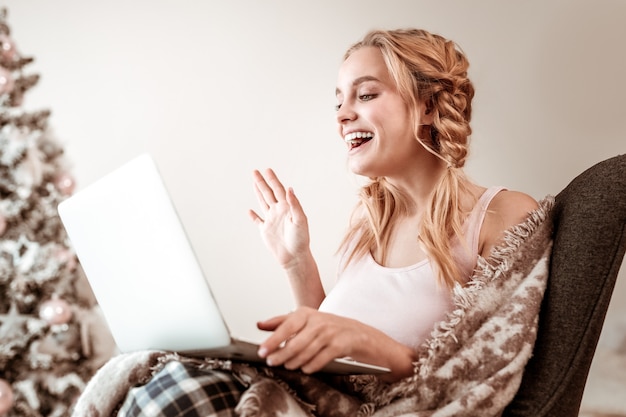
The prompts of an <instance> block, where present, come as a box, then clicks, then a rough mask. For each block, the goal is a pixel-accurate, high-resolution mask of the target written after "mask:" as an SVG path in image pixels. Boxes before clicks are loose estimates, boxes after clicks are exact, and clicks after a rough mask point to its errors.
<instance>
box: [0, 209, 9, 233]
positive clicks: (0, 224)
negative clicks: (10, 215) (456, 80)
mask: <svg viewBox="0 0 626 417" xmlns="http://www.w3.org/2000/svg"><path fill="white" fill-rule="evenodd" d="M7 226H8V225H7V218H6V217H4V216H3V215H2V214H1V213H0V236H2V235H3V234H4V232H6V231H7Z"/></svg>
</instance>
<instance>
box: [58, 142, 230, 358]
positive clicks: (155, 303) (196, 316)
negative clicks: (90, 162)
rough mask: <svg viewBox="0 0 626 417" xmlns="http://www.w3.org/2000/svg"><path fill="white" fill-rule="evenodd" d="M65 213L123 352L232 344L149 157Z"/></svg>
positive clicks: (77, 198)
mask: <svg viewBox="0 0 626 417" xmlns="http://www.w3.org/2000/svg"><path fill="white" fill-rule="evenodd" d="M58 211H59V215H60V217H61V220H62V222H63V225H64V226H65V228H66V230H67V232H68V235H69V237H70V239H71V241H72V245H73V246H74V248H75V250H76V253H77V256H78V258H79V259H80V262H81V264H82V266H83V269H84V270H85V273H86V275H87V277H88V280H89V283H90V284H91V286H92V288H93V291H94V293H95V295H96V299H97V300H98V303H99V304H100V306H101V308H102V311H103V314H104V316H105V318H106V320H107V323H108V325H109V327H110V330H111V333H112V334H113V337H114V339H115V341H116V343H117V344H118V347H119V348H120V350H122V351H132V350H140V349H149V348H155V349H166V350H174V351H187V350H198V349H208V348H212V347H220V346H225V345H228V344H229V343H230V335H229V332H228V329H227V327H226V324H225V322H224V320H223V318H222V316H221V314H220V312H219V309H218V306H217V305H216V302H215V299H214V297H213V296H212V294H211V291H210V288H209V286H208V283H207V282H206V280H205V278H204V275H203V273H202V271H201V268H200V266H199V263H198V262H197V260H196V259H195V255H194V252H193V250H192V248H191V245H190V243H189V240H188V239H187V236H186V234H185V232H184V229H183V227H182V224H181V223H180V220H179V218H178V215H177V213H176V210H175V208H174V206H173V204H172V202H171V200H170V197H169V195H168V193H167V190H166V188H165V185H164V184H163V181H162V179H161V177H160V175H159V172H158V169H157V167H156V165H155V163H154V161H153V160H152V158H151V157H150V156H149V155H147V154H144V155H141V156H139V157H137V158H135V159H133V160H131V161H130V162H128V163H126V164H125V165H123V166H122V167H120V168H118V169H116V170H115V171H113V172H111V173H110V174H108V175H106V176H104V177H103V178H101V179H100V180H98V181H96V182H95V183H93V184H91V185H89V186H88V187H86V188H85V189H83V190H80V191H78V192H77V193H75V194H74V195H73V196H72V197H70V198H68V199H66V200H65V201H63V202H62V203H61V204H59V207H58ZM120 249H123V250H120Z"/></svg>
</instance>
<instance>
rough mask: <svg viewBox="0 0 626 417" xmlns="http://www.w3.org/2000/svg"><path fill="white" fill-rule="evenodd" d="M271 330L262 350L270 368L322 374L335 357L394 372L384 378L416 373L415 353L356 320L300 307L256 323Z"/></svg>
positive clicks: (393, 378) (260, 354) (260, 351)
mask: <svg viewBox="0 0 626 417" xmlns="http://www.w3.org/2000/svg"><path fill="white" fill-rule="evenodd" d="M257 326H258V328H259V329H261V330H266V331H272V332H273V333H272V335H271V336H269V337H268V338H267V339H266V340H265V341H264V342H263V343H262V344H261V347H260V349H259V356H261V357H262V358H265V359H266V361H267V364H268V365H270V366H284V367H285V368H287V369H300V370H301V371H302V372H304V373H314V372H317V371H320V370H321V369H322V368H323V367H324V366H325V365H326V364H328V363H329V362H330V361H332V360H333V359H335V358H344V357H350V358H352V359H354V360H357V361H361V362H365V363H370V364H373V365H379V366H383V367H387V368H390V369H391V373H390V374H389V375H386V376H384V377H383V379H386V380H397V379H399V378H402V377H405V376H409V375H411V374H412V372H413V359H414V353H413V350H412V349H410V348H409V347H407V346H404V345H402V344H400V343H398V342H396V341H395V340H393V339H391V338H390V337H389V336H387V335H385V334H384V333H382V332H380V331H378V330H376V329H374V328H373V327H370V326H367V325H365V324H363V323H361V322H359V321H357V320H353V319H349V318H346V317H341V316H337V315H334V314H329V313H323V312H320V311H318V310H315V309H312V308H308V307H300V308H298V309H296V310H295V311H293V312H291V313H289V314H285V315H281V316H276V317H273V318H271V319H268V320H265V321H262V322H259V323H257Z"/></svg>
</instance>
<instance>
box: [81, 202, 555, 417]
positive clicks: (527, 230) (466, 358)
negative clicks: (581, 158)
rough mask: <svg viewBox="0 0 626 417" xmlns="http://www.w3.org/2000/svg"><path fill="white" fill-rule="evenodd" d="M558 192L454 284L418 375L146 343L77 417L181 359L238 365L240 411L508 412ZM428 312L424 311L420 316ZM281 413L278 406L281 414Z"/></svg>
mask: <svg viewBox="0 0 626 417" xmlns="http://www.w3.org/2000/svg"><path fill="white" fill-rule="evenodd" d="M553 203H554V200H553V198H552V197H547V198H546V199H544V200H543V201H541V203H540V207H539V208H538V209H537V210H536V211H534V212H533V213H531V214H530V215H529V217H528V218H527V219H526V221H525V222H523V223H521V224H519V225H518V226H516V227H514V228H513V229H511V230H510V231H508V232H507V234H506V237H505V241H504V243H503V244H502V245H500V246H499V247H498V248H496V249H495V250H494V251H493V253H492V255H491V256H490V258H489V259H483V258H481V259H479V262H478V268H477V270H476V272H475V274H474V277H473V278H472V280H471V281H470V283H469V284H468V285H467V286H465V287H463V288H461V287H458V288H456V289H455V292H454V302H455V309H454V311H452V312H451V313H450V315H449V316H448V318H447V319H446V320H445V321H443V322H441V323H439V324H438V325H437V326H436V327H435V329H434V331H433V333H432V335H431V337H430V339H429V340H428V341H427V342H426V343H425V344H424V345H423V346H422V347H421V348H420V349H419V350H418V351H417V358H418V359H417V360H416V362H415V371H414V374H413V375H412V376H411V377H408V378H406V379H403V380H400V381H398V382H395V383H391V384H387V383H384V382H382V381H380V380H379V379H378V378H376V377H375V376H371V375H367V376H363V375H362V376H349V377H328V376H326V377H323V376H316V375H314V376H307V375H304V374H302V373H299V372H290V371H286V370H284V369H281V368H268V367H263V366H258V365H253V364H242V363H231V362H229V361H221V360H214V359H212V360H208V359H207V360H198V359H191V358H182V357H180V356H178V355H176V354H172V353H166V352H159V351H145V352H134V353H128V354H122V355H119V356H117V357H115V358H113V359H111V360H110V361H109V362H108V363H107V364H106V365H104V366H103V367H102V368H101V369H100V370H99V371H98V373H97V374H96V375H95V376H94V377H93V379H92V380H91V381H90V382H89V383H88V385H87V387H86V389H85V391H84V392H83V394H82V395H81V397H80V398H79V400H78V402H77V404H76V406H75V410H74V414H73V415H74V417H109V416H114V415H115V410H116V409H117V407H119V404H120V402H121V401H123V399H124V397H125V396H126V393H127V392H128V390H129V389H130V388H131V387H133V386H137V385H141V384H145V383H146V382H147V381H148V380H149V379H150V377H151V376H152V375H153V374H154V373H156V372H157V371H158V370H160V369H161V368H162V367H163V366H164V364H166V363H167V362H169V361H172V360H179V361H185V362H190V363H195V364H196V365H197V366H198V367H203V368H210V369H225V370H229V371H230V372H232V373H233V374H234V375H235V376H236V377H237V378H238V379H239V380H240V381H241V382H242V383H244V385H245V386H247V387H248V388H247V390H246V391H245V393H244V394H243V396H242V398H241V400H240V402H239V406H238V408H237V411H238V413H239V414H240V415H241V416H258V417H262V416H276V415H288V416H292V417H297V416H307V417H310V416H324V417H348V416H350V417H354V416H374V417H388V416H416V417H426V416H428V417H435V416H436V417H445V416H467V417H470V416H483V417H488V416H499V415H500V414H501V413H502V411H503V410H504V408H505V407H506V405H507V404H508V403H509V402H510V401H511V400H512V399H513V397H514V395H515V393H516V392H517V389H518V387H519V384H520V381H521V378H522V374H523V372H524V367H525V365H526V363H527V361H528V359H529V358H530V356H531V353H532V349H533V346H534V343H535V338H536V335H537V323H538V314H539V308H540V305H541V301H542V298H543V293H544V290H545V287H546V282H547V279H548V268H549V258H550V253H551V245H552V240H551V238H552V218H551V216H550V213H551V209H552V206H553ZM416 320H419V317H417V318H416ZM279 412H280V413H281V414H278V413H279Z"/></svg>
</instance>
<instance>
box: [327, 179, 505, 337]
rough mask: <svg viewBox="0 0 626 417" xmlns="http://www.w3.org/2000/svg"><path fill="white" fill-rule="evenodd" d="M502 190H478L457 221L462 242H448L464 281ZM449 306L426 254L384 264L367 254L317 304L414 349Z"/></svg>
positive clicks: (471, 268)
mask: <svg viewBox="0 0 626 417" xmlns="http://www.w3.org/2000/svg"><path fill="white" fill-rule="evenodd" d="M503 189H504V188H503V187H491V188H488V189H487V190H486V191H485V192H484V193H483V195H482V196H481V197H480V199H479V200H478V202H477V204H476V205H475V207H474V208H473V210H472V211H471V213H470V215H469V216H468V218H467V220H466V221H465V224H464V225H463V229H464V233H465V242H466V244H461V243H460V242H457V244H455V245H454V247H453V251H454V252H455V255H456V256H457V259H458V260H459V269H460V270H461V273H462V274H463V275H464V277H465V281H467V280H469V279H470V278H471V276H472V274H473V271H474V268H475V266H476V260H477V258H478V243H479V242H478V241H479V236H480V228H481V226H482V223H483V220H484V218H485V213H486V211H487V208H488V207H489V203H490V202H491V200H492V199H493V197H494V196H495V195H496V194H497V193H498V192H500V191H501V190H503ZM452 308H453V304H452V295H451V293H450V291H449V290H448V289H447V288H445V287H444V286H441V285H439V284H438V283H437V279H436V277H435V275H434V273H433V269H432V268H431V264H430V261H429V260H428V259H424V260H422V261H420V262H418V263H416V264H414V265H410V266H406V267H401V268H388V267H384V266H381V265H380V264H378V263H377V262H376V261H375V260H374V258H373V257H372V256H371V255H368V256H364V257H363V258H362V259H360V260H358V261H357V262H353V263H352V264H350V265H349V266H348V267H347V268H345V269H344V270H343V271H342V273H341V274H340V275H339V277H338V279H337V282H336V284H335V286H334V288H333V289H332V290H331V291H330V292H329V294H328V295H327V297H326V299H325V300H324V301H323V302H322V304H321V305H320V308H319V309H320V311H325V312H328V313H333V314H337V315H340V316H345V317H349V318H352V319H355V320H359V321H361V322H362V323H365V324H367V325H370V326H372V327H374V328H376V329H378V330H380V331H382V332H384V333H386V334H387V335H389V336H390V337H392V338H393V339H395V340H397V341H398V342H400V343H402V344H404V345H407V346H410V347H413V348H417V347H418V346H419V345H421V344H422V343H423V342H424V341H425V340H426V339H427V338H428V337H429V335H430V333H431V332H432V330H433V327H434V325H435V323H437V322H439V321H441V320H443V319H445V316H446V314H447V313H448V312H450V311H451V310H452Z"/></svg>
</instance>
